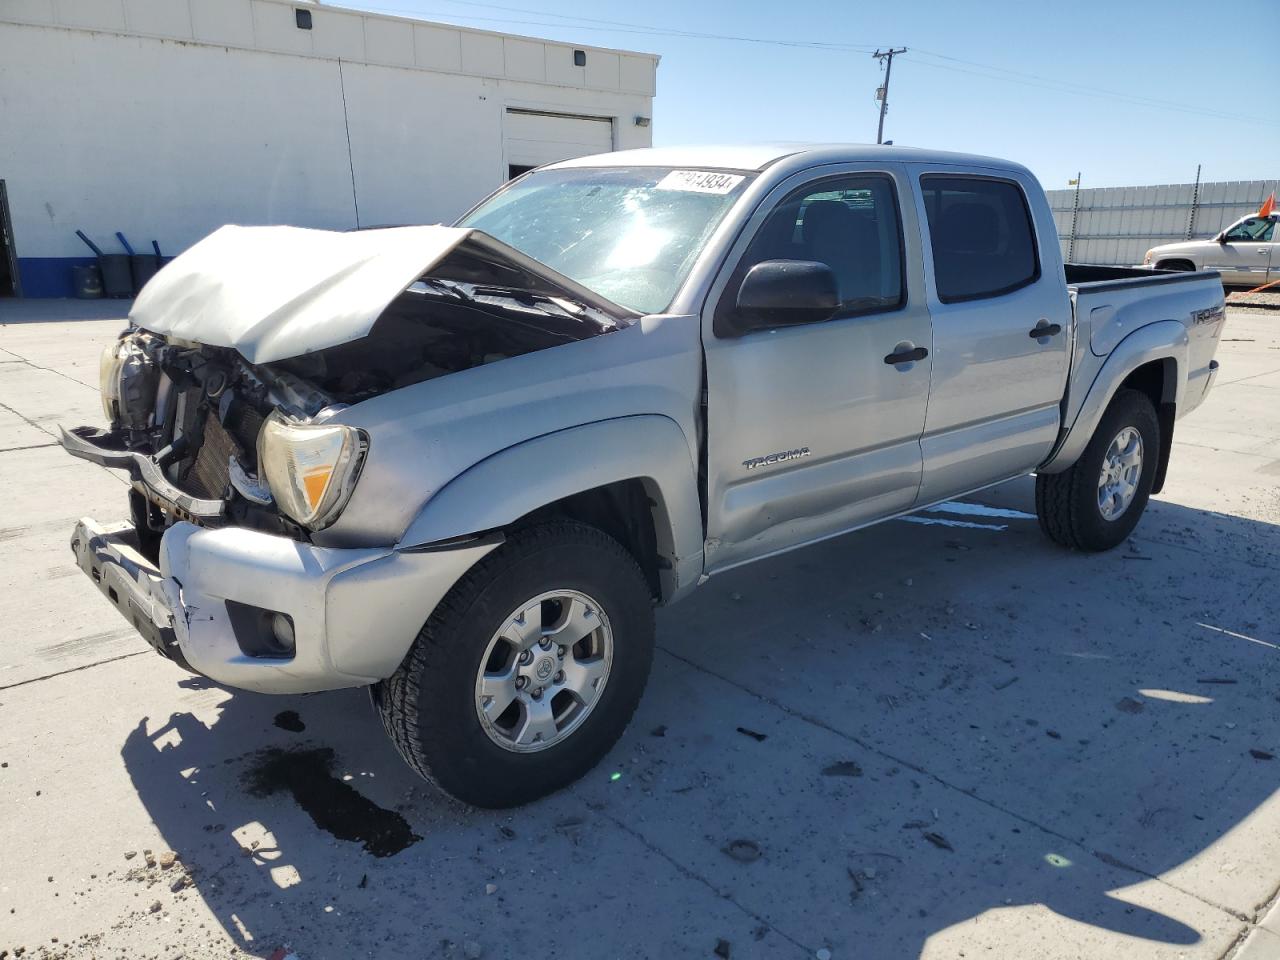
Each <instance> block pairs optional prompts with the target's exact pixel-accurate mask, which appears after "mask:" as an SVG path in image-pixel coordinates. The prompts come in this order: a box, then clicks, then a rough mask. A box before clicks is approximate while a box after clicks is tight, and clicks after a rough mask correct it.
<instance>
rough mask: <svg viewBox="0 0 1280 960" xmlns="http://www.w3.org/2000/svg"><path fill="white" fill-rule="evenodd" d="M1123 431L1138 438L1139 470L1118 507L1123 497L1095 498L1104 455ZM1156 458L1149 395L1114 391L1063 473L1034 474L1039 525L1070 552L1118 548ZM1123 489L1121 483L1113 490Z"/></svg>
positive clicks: (1138, 511) (1142, 504)
mask: <svg viewBox="0 0 1280 960" xmlns="http://www.w3.org/2000/svg"><path fill="white" fill-rule="evenodd" d="M1127 431H1132V432H1136V434H1137V435H1138V436H1139V437H1140V441H1141V443H1140V446H1138V448H1137V449H1138V456H1139V458H1140V471H1139V472H1138V475H1137V477H1136V484H1135V487H1134V489H1133V491H1132V494H1131V499H1129V501H1128V503H1127V504H1126V505H1125V506H1124V507H1123V509H1118V507H1119V501H1121V500H1123V499H1124V498H1123V496H1117V497H1115V498H1110V499H1107V500H1106V501H1105V502H1106V505H1105V506H1104V505H1103V502H1100V501H1102V499H1103V485H1102V478H1103V469H1104V463H1105V462H1106V461H1107V459H1108V454H1109V453H1111V452H1115V451H1113V448H1112V444H1113V442H1116V441H1119V440H1120V439H1121V438H1122V437H1127V436H1131V434H1128V433H1127ZM1126 446H1128V447H1129V448H1130V449H1131V448H1132V447H1131V445H1126ZM1159 458H1160V421H1159V420H1158V419H1157V417H1156V411H1155V407H1154V406H1153V405H1152V403H1151V399H1150V398H1149V397H1148V396H1147V395H1146V394H1145V393H1141V392H1139V391H1137V390H1129V389H1121V390H1119V391H1117V392H1116V395H1115V396H1114V397H1113V398H1112V400H1111V403H1110V405H1109V406H1108V407H1107V409H1106V412H1105V413H1103V415H1102V419H1101V421H1099V423H1098V427H1097V429H1096V430H1095V431H1094V434H1093V437H1092V439H1090V441H1089V445H1088V446H1086V447H1085V449H1084V453H1082V454H1081V455H1080V459H1079V460H1077V461H1076V462H1075V463H1074V464H1073V465H1072V466H1071V467H1070V469H1068V470H1065V471H1063V472H1062V473H1049V474H1046V473H1041V474H1037V475H1036V516H1037V517H1038V518H1039V520H1040V529H1041V530H1043V531H1044V533H1045V535H1046V536H1047V537H1048V538H1049V539H1050V540H1053V541H1054V542H1055V543H1060V544H1062V545H1063V546H1064V547H1070V548H1071V549H1073V550H1085V551H1089V552H1099V551H1102V550H1110V549H1111V548H1112V547H1115V546H1118V545H1119V544H1121V543H1123V542H1124V540H1125V538H1126V537H1128V536H1129V534H1131V533H1132V532H1133V528H1134V527H1136V526H1137V525H1138V520H1139V519H1141V517H1142V511H1143V510H1144V509H1146V506H1147V499H1148V498H1149V497H1150V496H1151V485H1152V483H1153V482H1154V480H1155V474H1156V466H1157V463H1158V461H1159ZM1108 466H1111V467H1113V468H1114V465H1108ZM1113 475H1114V474H1113ZM1126 487H1127V484H1126V483H1124V482H1123V481H1122V482H1120V483H1119V484H1117V485H1115V486H1114V487H1112V489H1117V488H1119V489H1121V490H1123V489H1124V488H1126ZM1107 512H1110V513H1111V515H1110V516H1107V515H1106V514H1107Z"/></svg>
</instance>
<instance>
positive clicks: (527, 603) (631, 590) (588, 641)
mask: <svg viewBox="0 0 1280 960" xmlns="http://www.w3.org/2000/svg"><path fill="white" fill-rule="evenodd" d="M652 659H653V605H652V599H651V597H650V594H649V588H648V584H647V582H646V580H645V578H644V574H643V573H642V572H641V570H640V568H639V566H638V565H637V564H636V562H635V560H634V559H633V558H632V557H631V555H630V554H629V553H627V551H626V550H625V549H623V547H622V546H621V545H620V544H619V543H618V542H617V541H615V540H613V539H612V538H611V537H609V536H607V535H605V534H604V533H602V532H600V531H599V530H596V529H595V528H593V527H588V526H585V525H583V524H579V523H572V522H567V521H566V522H555V523H547V524H542V525H539V526H535V527H528V528H525V529H523V530H517V531H516V532H514V533H513V534H511V536H510V537H509V538H508V539H507V542H506V543H504V544H503V545H502V546H501V547H499V548H498V549H497V550H495V551H494V552H493V553H491V554H490V555H489V556H488V557H486V558H485V559H484V560H482V561H480V563H478V564H477V565H476V566H475V567H473V568H472V569H471V570H470V571H469V572H468V573H467V574H466V576H464V577H463V578H462V580H460V581H459V582H458V584H457V585H456V586H455V587H454V588H453V590H452V591H451V592H450V593H449V595H448V596H447V597H446V598H445V599H444V600H443V601H442V602H441V604H440V606H439V607H438V608H437V609H436V610H435V612H434V613H432V615H431V617H430V619H429V620H428V621H427V623H426V625H425V626H423V628H422V631H421V633H420V634H419V635H418V639H417V640H416V641H415V642H414V645H413V647H412V649H411V650H410V651H409V654H408V656H407V657H406V658H405V660H404V662H403V663H402V664H401V665H400V667H399V669H398V670H397V671H396V672H395V673H394V674H393V675H392V676H391V677H389V678H388V679H387V680H384V681H383V682H382V683H380V684H378V685H377V687H375V688H374V697H373V699H374V703H375V705H376V706H377V708H378V712H379V714H380V715H381V717H382V722H383V725H384V726H385V728H386V730H387V733H388V734H389V735H390V736H391V739H392V741H393V742H394V743H395V745H396V748H397V749H398V750H399V751H400V754H401V755H402V756H403V757H404V759H405V760H406V761H407V762H408V764H409V766H411V767H412V768H413V769H414V770H416V771H417V772H418V773H419V774H421V775H422V776H423V777H425V778H426V779H428V780H430V781H431V782H432V783H434V784H436V786H438V787H440V788H441V789H443V790H444V791H445V792H447V793H449V794H452V795H453V796H454V797H457V798H458V799H460V800H463V801H465V802H467V803H470V804H473V805H475V806H478V807H511V806H517V805H519V804H522V803H528V802H529V801H531V800H536V799H537V798H539V797H542V796H545V795H546V794H548V793H551V792H553V791H555V790H558V789H560V788H561V787H564V786H567V785H568V784H570V783H572V782H573V781H575V780H577V779H578V778H579V777H581V776H582V775H583V774H585V773H586V772H587V771H588V770H590V769H591V768H592V767H594V766H595V765H596V764H597V763H598V762H599V761H600V759H601V758H602V757H603V756H604V755H605V753H607V752H608V750H609V749H610V748H611V747H612V746H613V745H614V743H615V742H617V740H618V738H619V737H620V736H621V735H622V732H623V730H624V729H626V726H627V723H628V722H629V721H630V719H631V715H632V713H634V712H635V708H636V705H637V704H638V703H639V701H640V696H641V694H642V692H643V691H644V686H645V682H646V681H647V679H648V676H649V666H650V663H651V661H652Z"/></svg>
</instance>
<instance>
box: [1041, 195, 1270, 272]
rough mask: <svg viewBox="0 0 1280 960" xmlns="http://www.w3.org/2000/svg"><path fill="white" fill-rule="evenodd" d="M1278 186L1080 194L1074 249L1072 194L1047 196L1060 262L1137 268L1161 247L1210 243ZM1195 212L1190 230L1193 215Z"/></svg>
mask: <svg viewBox="0 0 1280 960" xmlns="http://www.w3.org/2000/svg"><path fill="white" fill-rule="evenodd" d="M1273 190H1275V191H1277V193H1280V180H1229V181H1219V182H1217V183H1202V184H1200V189H1199V194H1198V196H1197V192H1196V185H1195V184H1194V183H1172V184H1164V185H1161V186H1154V187H1102V188H1085V189H1083V190H1081V191H1080V208H1079V210H1078V211H1076V231H1075V243H1074V249H1072V247H1073V245H1072V236H1071V218H1072V208H1073V205H1074V203H1075V195H1076V191H1075V189H1074V188H1072V189H1069V190H1050V191H1048V194H1049V205H1050V206H1051V207H1052V208H1053V219H1054V222H1055V223H1056V224H1057V227H1058V237H1059V238H1060V239H1061V241H1062V256H1063V258H1064V259H1069V260H1072V261H1074V262H1075V263H1108V264H1135V263H1141V262H1142V257H1143V255H1144V254H1145V253H1146V252H1147V250H1149V249H1150V248H1151V247H1154V246H1156V245H1157V244H1160V243H1173V242H1174V241H1177V240H1185V239H1187V236H1188V229H1190V230H1191V233H1190V236H1191V237H1193V238H1200V237H1212V236H1213V235H1214V234H1216V233H1217V232H1218V231H1220V230H1221V229H1222V228H1223V227H1225V226H1228V225H1229V224H1231V223H1232V222H1233V221H1235V220H1237V219H1239V218H1240V217H1243V216H1244V215H1245V214H1248V213H1253V212H1254V211H1255V210H1257V209H1258V207H1259V205H1260V204H1261V203H1262V201H1263V200H1265V199H1266V197H1267V195H1268V194H1269V193H1271V191H1273ZM1193 212H1194V216H1195V219H1194V225H1193V221H1192V214H1193Z"/></svg>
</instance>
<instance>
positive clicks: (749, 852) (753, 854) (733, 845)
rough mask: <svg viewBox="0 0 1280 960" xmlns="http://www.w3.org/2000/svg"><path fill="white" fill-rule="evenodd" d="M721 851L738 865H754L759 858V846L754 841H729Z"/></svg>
mask: <svg viewBox="0 0 1280 960" xmlns="http://www.w3.org/2000/svg"><path fill="white" fill-rule="evenodd" d="M721 850H723V851H724V853H725V854H726V855H727V856H728V857H729V858H730V859H733V860H737V861H738V862H739V863H755V862H756V861H757V860H759V859H760V856H761V852H760V845H759V844H758V843H756V842H755V841H754V840H731V841H730V842H729V843H728V845H726V846H724V847H721Z"/></svg>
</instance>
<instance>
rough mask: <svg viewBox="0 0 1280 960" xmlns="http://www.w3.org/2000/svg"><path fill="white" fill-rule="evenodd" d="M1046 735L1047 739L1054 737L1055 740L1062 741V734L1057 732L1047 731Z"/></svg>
mask: <svg viewBox="0 0 1280 960" xmlns="http://www.w3.org/2000/svg"><path fill="white" fill-rule="evenodd" d="M1044 735H1045V736H1046V737H1052V738H1053V739H1054V740H1061V739H1062V734H1060V733H1059V732H1058V731H1057V730H1046V731H1045V732H1044Z"/></svg>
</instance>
